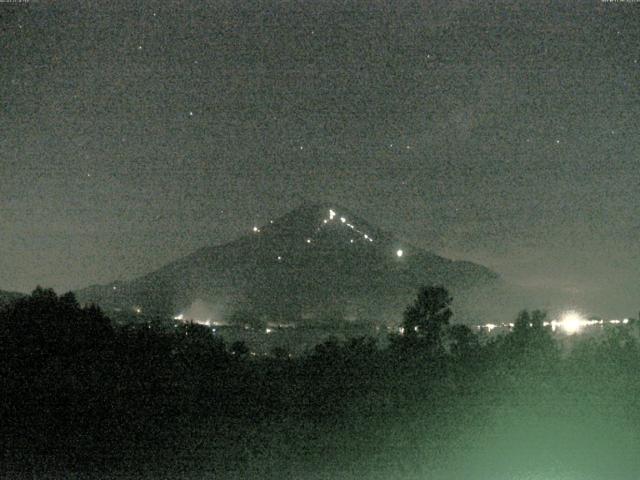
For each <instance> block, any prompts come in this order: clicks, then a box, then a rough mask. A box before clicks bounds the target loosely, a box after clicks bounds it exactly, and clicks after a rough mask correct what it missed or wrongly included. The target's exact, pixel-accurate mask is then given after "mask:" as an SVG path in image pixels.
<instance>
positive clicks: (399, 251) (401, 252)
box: [396, 250, 404, 257]
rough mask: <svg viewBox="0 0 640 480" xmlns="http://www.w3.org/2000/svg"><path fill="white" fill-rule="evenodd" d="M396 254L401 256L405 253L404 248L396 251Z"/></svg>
mask: <svg viewBox="0 0 640 480" xmlns="http://www.w3.org/2000/svg"><path fill="white" fill-rule="evenodd" d="M396 255H397V256H398V257H401V256H402V255H404V252H403V251H402V250H398V251H397V252H396Z"/></svg>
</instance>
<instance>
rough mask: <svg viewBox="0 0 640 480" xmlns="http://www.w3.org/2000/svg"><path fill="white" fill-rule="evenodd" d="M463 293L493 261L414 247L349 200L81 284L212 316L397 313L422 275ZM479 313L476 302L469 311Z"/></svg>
mask: <svg viewBox="0 0 640 480" xmlns="http://www.w3.org/2000/svg"><path fill="white" fill-rule="evenodd" d="M432 283H438V284H444V285H445V286H447V287H448V288H449V289H450V290H451V291H452V293H453V295H454V298H455V299H456V301H457V306H458V307H459V308H458V311H460V312H464V311H466V310H465V309H466V307H465V306H464V303H465V302H464V298H465V297H466V296H470V298H473V297H474V295H473V292H475V295H476V298H475V299H474V301H473V303H475V304H477V295H478V292H480V291H482V290H483V289H486V288H488V287H495V286H498V285H499V284H500V283H501V282H500V279H499V277H498V275H497V274H495V273H494V272H492V271H490V270H489V269H487V268H485V267H483V266H480V265H476V264H473V263H471V262H464V261H452V260H448V259H446V258H443V257H440V256H438V255H435V254H433V253H430V252H427V251H424V250H421V249H418V248H415V247H413V246H411V245H408V244H406V243H404V242H402V241H401V240H399V239H397V238H395V237H394V236H393V235H391V234H389V233H387V232H385V231H383V230H381V229H379V228H377V227H374V226H372V225H370V224H369V223H368V222H366V221H365V220H363V219H361V218H359V217H358V216H357V215H355V214H353V213H351V212H349V211H348V210H347V209H345V208H342V207H337V206H335V205H329V204H312V205H303V206H301V207H299V208H297V209H296V210H294V211H292V212H290V213H288V214H286V215H284V216H283V217H281V218H279V219H277V220H274V221H271V222H269V223H267V224H266V225H263V226H260V227H257V228H254V231H253V232H251V233H249V234H248V235H245V236H243V237H241V238H239V239H237V240H235V241H233V242H231V243H228V244H225V245H220V246H214V247H207V248H203V249H200V250H198V251H196V252H193V253H192V254H190V255H188V256H186V257H183V258H181V259H178V260H177V261H175V262H172V263H170V264H168V265H166V266H165V267H163V268H161V269H159V270H157V271H155V272H152V273H150V274H148V275H145V276H143V277H140V278H137V279H135V280H132V281H128V282H121V283H115V284H110V285H104V286H93V287H89V288H87V289H85V290H81V291H79V292H77V294H78V298H79V300H80V301H82V302H96V303H99V304H100V305H101V306H102V307H103V308H106V309H116V308H117V309H133V308H139V309H141V310H143V311H145V312H149V313H155V314H161V315H175V314H177V313H179V312H182V311H184V310H185V309H187V308H188V307H189V306H190V305H192V304H193V303H194V302H195V301H196V300H200V301H201V302H202V303H203V304H205V305H207V306H208V309H209V310H210V311H209V313H208V315H209V317H210V318H215V319H218V320H224V319H225V318H226V319H228V318H229V317H230V316H231V315H232V314H233V313H234V312H236V313H237V312H243V313H244V314H245V315H249V316H254V317H256V316H257V317H263V319H271V320H274V321H276V320H277V321H292V320H294V321H300V320H301V319H306V320H308V321H312V322H317V321H322V320H323V319H336V318H347V319H351V320H354V319H359V320H376V321H386V320H397V319H398V318H399V316H400V315H401V314H402V311H403V309H404V307H405V306H406V305H407V303H408V302H409V301H410V300H411V298H412V297H413V296H414V295H415V291H416V289H417V288H418V287H419V286H420V285H423V284H432ZM469 312H471V310H469Z"/></svg>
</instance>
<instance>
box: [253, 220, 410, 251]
mask: <svg viewBox="0 0 640 480" xmlns="http://www.w3.org/2000/svg"><path fill="white" fill-rule="evenodd" d="M336 218H339V223H338V224H339V225H344V226H345V227H346V228H350V229H351V230H353V232H354V233H356V234H358V235H360V237H361V238H362V239H363V240H365V241H367V242H370V243H373V237H371V235H369V234H368V233H366V232H363V231H362V230H359V229H358V228H356V226H355V225H353V224H352V223H349V222H348V221H347V219H346V217H343V216H338V214H337V213H336V211H335V210H333V209H332V208H330V209H329V217H328V218H324V219H322V223H321V224H320V225H319V226H318V227H317V228H316V233H319V232H320V229H321V228H322V227H323V226H325V225H328V224H330V223H333V222H334V220H335V219H336ZM336 222H337V221H336ZM269 223H273V220H270V222H269ZM260 231H261V230H260V227H257V226H254V227H253V233H260ZM313 240H314V238H313V236H312V237H305V239H304V241H305V242H306V243H307V244H311V243H313ZM349 243H355V239H353V238H351V239H350V240H349ZM403 255H404V252H403V251H402V250H401V249H398V250H396V256H397V257H398V258H400V257H402V256H403ZM277 260H278V261H279V262H280V261H282V255H278V256H277Z"/></svg>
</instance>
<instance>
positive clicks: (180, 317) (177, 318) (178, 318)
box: [173, 313, 184, 320]
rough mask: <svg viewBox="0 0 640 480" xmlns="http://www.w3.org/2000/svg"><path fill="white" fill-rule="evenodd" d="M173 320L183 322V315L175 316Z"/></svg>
mask: <svg viewBox="0 0 640 480" xmlns="http://www.w3.org/2000/svg"><path fill="white" fill-rule="evenodd" d="M173 319H174V320H184V313H181V314H180V315H176V316H175V317H173Z"/></svg>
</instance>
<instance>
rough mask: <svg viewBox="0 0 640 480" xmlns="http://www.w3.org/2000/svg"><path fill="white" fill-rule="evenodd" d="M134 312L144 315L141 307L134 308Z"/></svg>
mask: <svg viewBox="0 0 640 480" xmlns="http://www.w3.org/2000/svg"><path fill="white" fill-rule="evenodd" d="M133 311H134V312H136V313H137V314H140V313H142V308H140V307H133Z"/></svg>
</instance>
